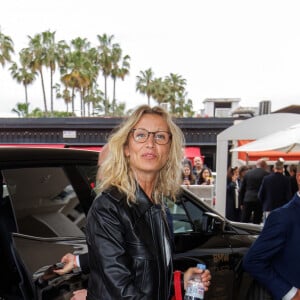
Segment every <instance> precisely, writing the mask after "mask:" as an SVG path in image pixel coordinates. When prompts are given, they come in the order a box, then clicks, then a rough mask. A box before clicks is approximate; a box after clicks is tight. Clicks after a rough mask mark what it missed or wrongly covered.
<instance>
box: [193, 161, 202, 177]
mask: <svg viewBox="0 0 300 300" xmlns="http://www.w3.org/2000/svg"><path fill="white" fill-rule="evenodd" d="M202 169H203V160H202V157H201V156H195V157H194V167H193V174H194V176H195V177H196V182H199V178H200V173H201V170H202Z"/></svg>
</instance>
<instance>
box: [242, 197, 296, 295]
mask: <svg viewBox="0 0 300 300" xmlns="http://www.w3.org/2000/svg"><path fill="white" fill-rule="evenodd" d="M299 237H300V197H299V195H298V194H297V193H296V194H295V195H294V197H293V198H292V200H291V201H290V202H288V203H287V204H286V205H284V206H282V207H280V208H277V209H275V210H273V211H272V212H271V214H270V215H269V216H268V218H267V219H266V223H265V225H264V228H263V230H262V232H261V234H260V236H259V237H258V238H257V240H256V241H255V242H254V243H253V245H252V246H251V248H250V249H249V250H248V253H247V254H246V255H245V257H244V261H243V266H244V269H245V270H246V271H247V272H249V273H250V274H251V275H252V276H253V277H254V278H256V279H257V280H258V281H259V282H260V283H262V284H263V285H264V286H265V287H266V288H267V289H268V290H269V291H270V292H271V293H272V295H273V296H274V298H275V299H282V297H283V296H284V295H286V294H287V293H288V292H289V290H290V289H291V288H292V287H296V288H300V257H299V255H300V242H299Z"/></svg>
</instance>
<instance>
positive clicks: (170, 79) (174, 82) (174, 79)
mask: <svg viewBox="0 0 300 300" xmlns="http://www.w3.org/2000/svg"><path fill="white" fill-rule="evenodd" d="M165 82H166V84H167V85H168V87H169V92H170V94H169V99H168V102H169V103H170V105H171V113H173V114H175V110H176V103H177V100H179V96H180V95H183V93H184V91H185V85H186V80H185V79H183V78H182V77H181V76H180V75H178V74H174V73H170V75H169V76H167V77H166V78H165Z"/></svg>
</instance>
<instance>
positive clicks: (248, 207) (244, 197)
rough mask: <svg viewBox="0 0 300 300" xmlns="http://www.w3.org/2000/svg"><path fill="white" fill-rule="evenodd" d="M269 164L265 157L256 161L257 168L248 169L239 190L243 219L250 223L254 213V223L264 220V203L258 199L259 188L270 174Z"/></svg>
mask: <svg viewBox="0 0 300 300" xmlns="http://www.w3.org/2000/svg"><path fill="white" fill-rule="evenodd" d="M267 168H268V165H267V162H266V161H265V160H264V159H259V160H258V161H257V162H256V168H254V169H251V170H249V171H247V173H246V175H245V176H244V179H243V181H242V183H241V188H240V191H239V203H241V209H242V216H241V221H242V222H245V223H249V222H250V221H251V216H252V213H253V220H252V221H253V223H254V224H260V223H261V222H262V215H263V213H262V205H261V202H260V200H259V199H258V196H257V194H258V190H259V188H260V185H261V183H262V180H263V178H264V176H266V175H268V174H269V172H268V171H267Z"/></svg>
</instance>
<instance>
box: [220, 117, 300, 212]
mask: <svg viewBox="0 0 300 300" xmlns="http://www.w3.org/2000/svg"><path fill="white" fill-rule="evenodd" d="M299 123H300V114H290V113H275V114H268V115H261V116H257V117H253V118H250V119H247V120H244V121H239V123H237V124H235V125H233V126H231V127H229V128H227V129H225V130H224V131H222V132H221V133H220V134H218V136H217V168H216V171H217V182H216V209H217V211H218V212H220V213H221V214H223V215H225V203H226V174H227V167H228V141H237V140H257V139H260V138H262V137H265V136H267V135H269V134H272V133H274V132H277V131H280V130H284V129H286V128H288V127H290V126H292V125H296V124H299Z"/></svg>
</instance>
